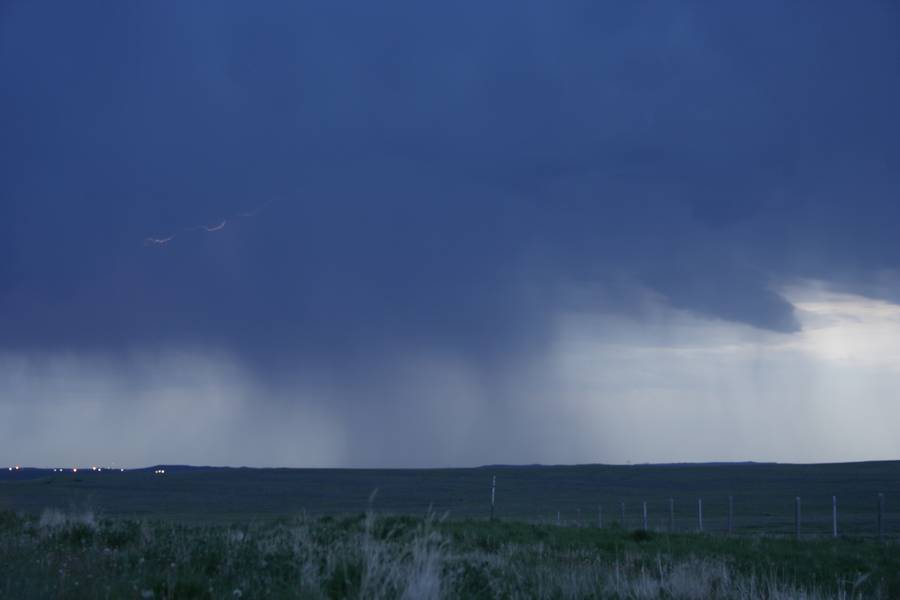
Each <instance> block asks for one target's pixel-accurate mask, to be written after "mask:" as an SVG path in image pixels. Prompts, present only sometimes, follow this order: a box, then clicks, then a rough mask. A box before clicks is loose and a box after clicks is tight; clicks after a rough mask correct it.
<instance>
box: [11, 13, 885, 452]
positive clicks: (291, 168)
mask: <svg viewBox="0 0 900 600" xmlns="http://www.w3.org/2000/svg"><path fill="white" fill-rule="evenodd" d="M0 81H2V85H0V132H2V134H0V462H9V463H20V464H30V465H43V466H56V465H72V464H79V465H86V464H101V463H102V464H110V463H116V464H120V465H124V466H142V465H149V464H156V463H192V464H230V465H258V466H402V467H406V466H466V465H477V464H486V463H497V462H506V463H533V462H541V463H561V462H566V463H571V462H579V463H586V462H609V463H624V462H628V461H631V462H645V461H655V462H673V461H713V460H779V461H837V460H859V459H882V458H898V454H900V437H898V436H897V435H895V432H893V431H891V424H892V423H896V422H898V421H900V400H898V398H900V396H898V393H897V390H898V388H900V304H898V303H900V118H898V109H897V107H898V106H900V8H898V7H897V6H896V4H895V3H893V2H887V1H883V2H882V1H877V0H873V1H871V2H857V3H850V2H821V1H816V2H801V1H798V2H790V3H784V2H780V1H778V2H776V1H772V2H766V1H762V2H751V3H746V2H742V3H738V2H718V3H709V2H653V3H643V2H623V3H597V2H587V1H585V2H576V1H572V2H553V3H550V2H538V1H534V2H527V1H522V0H516V1H509V2H488V3H484V2H453V3H446V2H444V3H437V2H421V1H409V2H392V3H372V2H361V1H360V2H335V1H322V2H295V1H285V2H275V1H271V2H265V3H247V2H238V1H230V2H224V1H215V2H213V1H210V2H199V1H198V2H178V3H175V2H113V3H110V2H89V1H83V2H27V1H24V0H22V1H16V0H14V1H8V2H3V3H2V4H0Z"/></svg>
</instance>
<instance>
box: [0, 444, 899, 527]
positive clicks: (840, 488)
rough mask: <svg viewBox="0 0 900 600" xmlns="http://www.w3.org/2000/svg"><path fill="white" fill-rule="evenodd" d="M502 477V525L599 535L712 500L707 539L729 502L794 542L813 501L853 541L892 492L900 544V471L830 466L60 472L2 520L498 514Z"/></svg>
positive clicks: (749, 520)
mask: <svg viewBox="0 0 900 600" xmlns="http://www.w3.org/2000/svg"><path fill="white" fill-rule="evenodd" d="M494 474H496V475H497V515H498V516H501V517H504V518H514V519H519V520H529V521H546V522H553V523H555V521H556V515H557V513H559V514H560V517H561V520H562V521H563V522H564V523H567V524H574V523H582V524H593V523H594V522H595V520H596V518H597V507H598V505H601V504H602V505H603V511H604V520H605V521H606V522H607V523H609V524H612V523H614V522H618V521H619V520H620V502H622V501H624V502H625V503H626V523H625V526H626V527H628V528H636V527H638V526H639V525H640V504H641V502H642V501H647V504H648V511H649V522H650V527H651V528H652V529H666V528H668V501H669V498H670V497H672V498H674V499H675V503H676V529H677V530H678V531H690V530H693V529H695V528H696V506H697V504H696V503H697V498H703V507H704V517H705V528H706V529H707V530H708V531H712V532H721V531H723V530H725V528H726V512H727V506H728V503H727V498H728V496H733V497H734V509H735V527H736V528H737V531H739V532H742V533H760V532H766V533H785V534H789V533H790V532H791V531H793V517H794V497H795V496H798V495H799V496H801V497H802V501H803V530H804V532H805V533H808V534H820V535H824V534H828V533H829V532H830V530H831V497H832V495H837V496H838V499H839V507H840V528H841V531H842V532H843V533H847V534H850V535H853V536H864V535H872V534H874V533H875V531H876V513H875V508H876V495H877V493H878V492H883V493H885V497H886V508H887V514H886V530H887V532H888V534H889V535H890V536H894V537H900V462H870V463H847V464H830V465H771V464H747V465H709V466H703V465H691V466H603V465H585V466H561V467H484V468H475V469H410V470H401V469H394V470H388V469H383V470H379V469H373V470H353V469H345V470H338V469H213V470H208V471H186V472H178V471H171V470H170V472H169V473H167V474H166V475H165V476H162V477H159V476H155V475H153V474H152V473H148V472H136V471H134V472H125V473H119V472H102V473H94V472H90V471H88V472H86V473H85V472H79V473H77V474H73V473H58V474H54V475H53V476H50V477H45V478H41V479H35V480H30V481H15V480H12V481H0V509H3V508H7V509H10V510H23V511H25V512H30V513H33V514H34V513H40V511H42V510H43V509H45V508H57V509H61V510H69V509H71V508H76V509H85V508H86V509H90V510H92V511H94V512H95V513H97V514H101V515H105V516H128V517H153V518H159V517H165V518H167V519H174V520H181V521H183V522H188V523H193V522H198V521H211V522H214V521H230V520H233V519H244V518H254V517H258V518H265V517H276V516H280V515H294V514H297V513H299V512H305V513H306V514H309V515H322V514H346V513H352V512H356V511H359V510H361V509H363V508H365V507H366V506H368V498H369V496H370V495H371V494H372V492H373V490H376V489H377V490H378V493H377V497H376V499H375V508H376V509H378V510H379V511H381V512H390V513H397V514H411V515H423V514H425V513H426V512H427V511H428V510H429V507H431V508H432V509H433V510H434V511H435V512H438V513H444V512H449V513H450V515H451V517H453V518H468V517H473V518H475V517H486V516H487V515H488V514H489V505H488V501H489V498H490V480H491V476H492V475H494Z"/></svg>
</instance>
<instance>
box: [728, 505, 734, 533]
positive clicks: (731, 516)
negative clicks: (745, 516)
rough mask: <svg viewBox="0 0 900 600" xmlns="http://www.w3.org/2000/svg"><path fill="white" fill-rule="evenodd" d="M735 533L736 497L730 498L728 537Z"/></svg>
mask: <svg viewBox="0 0 900 600" xmlns="http://www.w3.org/2000/svg"><path fill="white" fill-rule="evenodd" d="M732 533H734V496H728V535H731V534H732Z"/></svg>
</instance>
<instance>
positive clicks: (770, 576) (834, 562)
mask: <svg viewBox="0 0 900 600" xmlns="http://www.w3.org/2000/svg"><path fill="white" fill-rule="evenodd" d="M897 550H898V547H897V546H896V545H894V544H886V545H882V544H878V543H876V542H875V541H873V540H859V539H841V540H808V541H800V542H797V541H794V540H790V539H785V538H769V537H763V536H744V537H737V538H734V537H726V536H708V535H697V534H673V535H670V534H662V533H652V532H650V533H647V532H643V531H626V530H621V529H619V528H616V527H613V528H608V529H602V530H599V529H596V528H589V527H557V526H551V525H539V524H528V523H522V522H504V521H496V522H488V521H481V520H439V519H436V518H434V516H433V515H432V516H426V517H418V518H417V517H410V516H395V517H390V516H381V517H375V516H373V515H371V514H370V515H363V514H357V515H353V516H340V517H336V516H322V517H315V518H312V517H292V518H280V519H274V520H264V521H251V522H239V521H235V522H232V523H216V524H194V525H187V524H178V523H173V522H170V521H144V520H135V519H123V518H116V519H103V520H99V521H98V520H97V519H96V518H95V517H94V516H93V515H92V514H91V513H69V514H65V513H60V512H56V511H46V512H45V513H43V515H42V516H41V517H32V516H23V515H16V514H14V513H11V512H8V511H7V512H0V598H72V599H77V598H155V599H156V598H236V597H241V598H426V599H427V598H694V597H696V598H705V597H719V598H758V597H762V598H796V597H799V596H800V595H802V594H805V597H807V598H825V597H842V598H851V597H860V598H862V597H865V598H870V597H873V598H874V597H881V598H896V597H900V553H898V552H897Z"/></svg>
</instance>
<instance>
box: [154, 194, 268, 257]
mask: <svg viewBox="0 0 900 600" xmlns="http://www.w3.org/2000/svg"><path fill="white" fill-rule="evenodd" d="M272 200H273V199H271V198H270V199H269V200H266V201H265V202H264V203H263V204H260V205H259V206H257V207H256V208H254V209H253V210H249V211H244V212H239V213H236V214H235V215H234V216H232V217H229V219H232V220H233V219H236V218H242V219H248V218H252V217H255V216H256V215H258V214H259V213H261V212H262V211H263V210H264V209H265V208H266V207H267V206H269V205H270V204H271V203H272ZM229 219H222V221H221V222H220V223H216V224H215V225H196V226H194V227H186V228H184V229H181V230H179V231H177V232H176V233H172V234H169V235H167V236H164V237H152V236H151V237H148V238H145V239H144V245H145V246H165V245H166V244H168V243H169V242H171V241H172V240H173V239H175V237H176V236H177V235H178V234H179V233H187V232H190V231H205V232H207V233H214V232H216V231H221V230H222V229H225V225H226V224H228V221H229Z"/></svg>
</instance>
